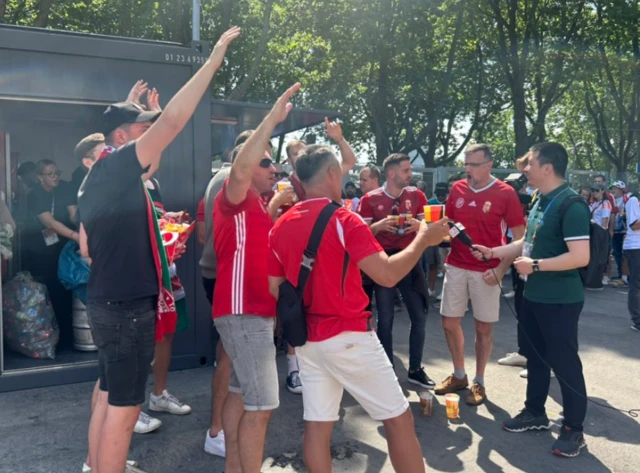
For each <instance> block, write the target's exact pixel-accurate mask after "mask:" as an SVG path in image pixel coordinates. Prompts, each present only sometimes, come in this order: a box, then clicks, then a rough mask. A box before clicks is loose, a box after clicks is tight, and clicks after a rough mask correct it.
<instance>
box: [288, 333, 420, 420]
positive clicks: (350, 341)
mask: <svg viewBox="0 0 640 473" xmlns="http://www.w3.org/2000/svg"><path fill="white" fill-rule="evenodd" d="M296 355H297V357H298V364H299V366H300V381H301V382H302V402H303V404H304V420H306V421H310V422H335V421H337V420H339V419H340V415H339V412H340V402H341V401H342V393H343V392H344V390H345V389H346V390H347V392H349V394H351V395H352V396H353V397H354V398H355V400H356V401H358V403H359V404H360V405H361V406H362V407H363V408H364V410H365V411H367V413H368V414H369V415H370V416H371V418H372V419H374V420H378V421H382V420H387V419H393V418H394V417H398V416H399V415H401V414H404V412H405V411H406V410H407V409H408V408H409V402H408V401H407V399H406V398H405V397H404V394H402V389H401V388H400V385H399V384H398V378H397V377H396V374H395V372H394V371H393V367H392V366H391V362H389V358H388V357H387V354H386V353H385V351H384V348H382V344H381V343H380V340H378V336H377V335H376V334H375V332H344V333H341V334H340V335H337V336H335V337H333V338H330V339H329V340H324V341H322V342H307V343H306V344H305V345H303V346H302V347H298V348H296Z"/></svg>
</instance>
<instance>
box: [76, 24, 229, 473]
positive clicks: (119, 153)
mask: <svg viewBox="0 0 640 473" xmlns="http://www.w3.org/2000/svg"><path fill="white" fill-rule="evenodd" d="M239 34H240V29H239V28H236V27H234V28H231V29H230V30H229V31H227V32H226V33H224V34H223V35H222V37H221V38H220V40H219V41H218V43H217V44H216V45H215V47H214V49H213V52H212V53H211V56H210V57H209V59H208V60H207V62H206V63H205V64H204V65H203V66H202V68H201V69H200V70H199V71H198V72H197V73H196V74H195V75H194V76H193V77H192V78H191V80H189V82H188V83H187V84H186V85H185V86H184V87H183V88H182V89H180V91H179V92H178V93H177V94H176V95H175V96H174V97H173V99H172V100H171V101H170V102H169V104H168V105H167V107H166V109H165V110H164V112H163V113H162V115H160V114H159V113H158V112H145V111H143V110H134V109H132V108H131V107H129V105H133V104H116V105H117V106H116V107H115V108H114V110H115V109H117V110H118V112H117V113H114V111H113V110H112V111H111V112H110V113H111V116H116V115H118V114H120V115H127V116H128V115H133V114H134V113H135V114H136V119H135V120H134V123H131V124H130V125H129V127H128V128H129V129H131V128H134V130H133V131H140V130H139V129H144V130H145V131H144V132H143V133H137V134H138V136H139V137H138V138H137V139H133V141H131V142H129V143H128V144H126V145H124V146H122V147H120V148H119V149H117V150H114V151H113V152H111V153H102V154H101V156H100V159H98V160H97V161H96V162H95V163H93V164H92V166H91V170H90V171H89V173H88V174H87V177H86V179H85V180H84V182H83V184H82V186H81V188H80V191H79V193H78V209H79V212H80V221H81V223H82V229H81V237H80V239H81V247H82V252H83V254H85V255H90V257H91V259H92V267H91V276H90V279H89V284H88V287H87V313H88V316H89V322H90V324H91V331H92V334H93V336H94V340H95V342H96V345H97V346H98V360H99V371H100V390H99V392H98V394H97V399H96V405H95V408H94V410H93V412H92V415H91V423H90V425H89V453H90V456H91V468H92V471H93V473H123V472H124V471H125V468H126V465H125V463H126V458H127V452H128V451H129V444H130V443H131V435H132V433H133V428H134V425H135V423H136V420H137V419H138V414H139V412H140V405H141V404H142V403H143V402H144V400H145V389H146V382H147V377H148V374H149V366H150V364H151V362H152V360H153V356H154V349H155V338H156V322H157V323H159V324H164V323H165V322H166V319H167V318H168V317H164V315H166V314H167V313H168V310H167V309H168V308H167V306H166V304H165V302H166V298H165V297H159V296H165V295H166V284H165V281H164V280H163V276H164V275H165V273H166V272H167V271H165V270H166V269H167V268H166V259H163V257H162V256H163V255H162V254H161V251H162V248H161V246H160V247H159V244H160V245H161V243H159V242H160V241H161V240H159V230H158V229H157V222H156V221H155V218H154V214H153V208H152V204H151V201H150V199H149V196H148V194H147V192H146V190H145V187H144V183H143V179H142V176H143V175H144V174H145V173H147V172H148V171H149V170H155V169H157V168H158V167H159V165H160V158H161V156H162V152H163V151H164V150H165V149H166V148H167V146H169V144H171V142H172V141H173V140H174V139H175V137H176V136H177V135H178V133H180V131H181V130H182V129H183V128H184V126H185V125H186V123H187V122H188V121H189V119H190V118H191V116H192V115H193V112H194V111H195V109H196V107H197V106H198V103H199V102H200V100H201V99H202V96H203V94H204V93H205V91H206V90H207V87H209V84H210V83H211V79H212V78H213V76H214V74H215V73H216V71H217V70H218V69H219V68H220V66H221V65H222V61H223V59H224V56H225V53H226V51H227V47H228V46H229V44H230V43H231V42H232V41H233V40H234V39H235V38H237V37H238V35H239ZM110 108H111V107H110ZM108 111H109V109H108ZM121 123H122V122H121ZM130 131H131V130H130ZM163 263H164V264H163ZM131 268H135V270H134V271H132V270H131ZM169 309H170V308H169Z"/></svg>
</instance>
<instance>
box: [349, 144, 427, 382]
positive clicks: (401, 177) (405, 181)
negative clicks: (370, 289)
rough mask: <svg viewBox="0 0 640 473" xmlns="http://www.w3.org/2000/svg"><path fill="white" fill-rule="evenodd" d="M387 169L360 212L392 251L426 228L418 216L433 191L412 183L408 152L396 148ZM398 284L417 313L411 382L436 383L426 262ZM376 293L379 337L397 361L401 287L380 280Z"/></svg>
mask: <svg viewBox="0 0 640 473" xmlns="http://www.w3.org/2000/svg"><path fill="white" fill-rule="evenodd" d="M382 169H383V171H384V173H385V175H386V177H387V182H386V183H385V185H384V186H383V187H380V188H378V189H376V190H373V191H371V192H369V193H368V194H366V195H365V196H364V197H362V199H361V200H360V205H359V207H358V212H359V213H360V215H361V216H362V218H364V221H365V222H367V223H368V224H369V225H370V226H371V231H372V232H373V234H374V235H375V236H376V238H377V240H378V242H379V243H380V245H381V246H382V248H383V249H384V250H385V251H386V253H387V255H389V256H392V255H394V254H396V253H398V252H400V251H402V250H403V249H405V248H406V247H407V246H409V244H410V243H411V242H412V241H413V239H414V238H415V236H416V232H417V231H418V229H419V228H420V221H419V220H418V219H424V206H425V205H427V197H426V196H425V195H424V192H422V191H421V190H420V189H418V188H416V187H408V186H409V182H410V181H411V177H412V175H413V172H412V170H411V160H410V159H409V156H407V155H406V154H398V153H397V154H392V155H391V156H389V157H388V158H386V159H385V160H384V163H383V164H382ZM398 220H400V222H398ZM401 220H404V223H401ZM398 223H400V225H398ZM397 289H399V290H400V293H401V294H402V299H403V300H404V302H405V304H406V305H407V312H409V318H410V319H411V331H410V333H409V382H410V383H413V384H417V385H418V386H421V387H423V388H432V387H433V386H435V384H436V383H435V382H434V381H433V380H432V379H431V378H429V376H427V374H426V373H425V371H424V369H423V368H422V351H423V349H424V337H425V325H426V322H427V307H428V306H427V298H428V291H427V285H426V282H425V275H424V271H422V267H421V265H420V264H416V265H415V267H414V268H413V270H412V271H410V272H409V273H408V274H406V275H405V277H403V278H402V279H401V280H400V281H398V284H397ZM375 293H376V306H377V308H378V337H379V338H380V342H382V346H383V347H384V349H385V351H386V352H387V355H388V356H389V360H390V361H391V364H393V338H392V331H393V317H394V301H395V297H396V287H391V288H389V287H384V286H382V285H380V284H375Z"/></svg>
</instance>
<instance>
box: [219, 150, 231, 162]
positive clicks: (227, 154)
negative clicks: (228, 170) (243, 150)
mask: <svg viewBox="0 0 640 473" xmlns="http://www.w3.org/2000/svg"><path fill="white" fill-rule="evenodd" d="M233 149H234V148H227V149H225V150H224V151H223V152H222V156H220V161H222V162H223V163H230V162H231V157H232V155H233Z"/></svg>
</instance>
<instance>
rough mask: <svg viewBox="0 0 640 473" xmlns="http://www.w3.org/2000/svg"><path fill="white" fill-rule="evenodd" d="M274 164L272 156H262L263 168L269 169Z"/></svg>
mask: <svg viewBox="0 0 640 473" xmlns="http://www.w3.org/2000/svg"><path fill="white" fill-rule="evenodd" d="M272 164H273V161H272V160H271V158H262V159H261V160H260V167H261V168H264V169H269V168H270V167H271V165H272Z"/></svg>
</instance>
